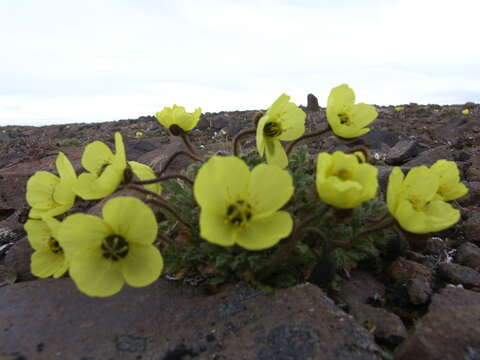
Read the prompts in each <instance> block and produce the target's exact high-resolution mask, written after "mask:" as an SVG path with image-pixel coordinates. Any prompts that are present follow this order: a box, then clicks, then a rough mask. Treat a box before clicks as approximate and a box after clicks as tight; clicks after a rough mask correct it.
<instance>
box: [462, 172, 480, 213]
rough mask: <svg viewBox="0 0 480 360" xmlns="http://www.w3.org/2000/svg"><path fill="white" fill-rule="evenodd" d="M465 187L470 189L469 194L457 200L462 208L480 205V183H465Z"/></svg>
mask: <svg viewBox="0 0 480 360" xmlns="http://www.w3.org/2000/svg"><path fill="white" fill-rule="evenodd" d="M467 171H468V170H467ZM479 180H480V178H479ZM465 186H466V187H467V188H468V193H467V194H466V195H465V196H462V197H461V198H459V199H458V200H457V201H458V203H459V204H460V205H461V206H472V205H478V204H480V181H469V182H465Z"/></svg>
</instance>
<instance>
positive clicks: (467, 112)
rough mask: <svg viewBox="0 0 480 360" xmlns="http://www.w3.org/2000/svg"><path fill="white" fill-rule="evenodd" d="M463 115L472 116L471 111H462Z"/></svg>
mask: <svg viewBox="0 0 480 360" xmlns="http://www.w3.org/2000/svg"><path fill="white" fill-rule="evenodd" d="M462 114H463V115H468V114H470V110H468V109H463V110H462Z"/></svg>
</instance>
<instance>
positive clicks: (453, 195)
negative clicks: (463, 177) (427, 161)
mask: <svg viewBox="0 0 480 360" xmlns="http://www.w3.org/2000/svg"><path fill="white" fill-rule="evenodd" d="M430 169H431V170H432V172H433V173H434V174H436V175H437V176H438V180H439V187H438V191H437V196H438V197H439V199H440V200H445V201H451V200H455V199H458V198H459V197H462V196H463V195H466V194H467V193H468V188H467V187H466V186H465V185H464V184H462V183H461V182H460V172H459V171H458V167H457V163H456V162H455V161H448V160H444V159H442V160H438V161H436V162H435V164H433V165H432V166H431V167H430Z"/></svg>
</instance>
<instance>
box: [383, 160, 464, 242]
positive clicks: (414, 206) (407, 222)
mask: <svg viewBox="0 0 480 360" xmlns="http://www.w3.org/2000/svg"><path fill="white" fill-rule="evenodd" d="M439 185H440V180H439V177H438V176H437V175H436V174H435V173H434V172H433V171H432V170H431V169H429V168H428V167H426V166H420V167H416V168H413V169H412V170H410V171H409V172H408V174H407V176H406V177H405V176H404V174H403V172H402V170H401V169H400V168H399V167H395V168H394V169H393V171H392V172H391V174H390V177H389V179H388V188H387V206H388V210H389V212H390V214H392V216H393V217H395V218H396V219H397V221H398V223H399V224H400V226H401V227H402V228H403V229H405V230H407V231H409V232H412V233H416V234H424V233H429V232H434V231H441V230H444V229H446V228H448V227H450V226H452V225H453V224H455V223H456V222H457V221H458V220H459V219H460V212H459V211H458V210H456V209H454V208H453V207H452V206H451V205H450V204H448V203H446V202H445V201H443V200H440V199H439V198H438V196H437V191H438V189H439Z"/></svg>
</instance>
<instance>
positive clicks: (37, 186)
mask: <svg viewBox="0 0 480 360" xmlns="http://www.w3.org/2000/svg"><path fill="white" fill-rule="evenodd" d="M55 165H56V167H57V171H58V174H59V175H60V177H58V176H56V175H54V174H52V173H49V172H47V171H37V172H36V173H35V174H34V175H33V176H31V177H30V178H29V179H28V182H27V194H26V198H27V203H28V205H30V206H31V207H32V209H31V210H30V213H29V216H30V217H31V218H36V219H38V218H43V217H52V216H57V215H60V214H63V213H64V212H65V211H67V210H69V209H70V208H71V207H72V206H73V204H74V202H75V193H74V192H73V190H72V187H73V185H74V184H75V182H76V180H77V175H76V174H75V170H74V169H73V166H72V164H71V163H70V160H68V158H67V157H66V156H65V154H63V153H62V152H60V153H59V154H58V156H57V159H56V161H55Z"/></svg>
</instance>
